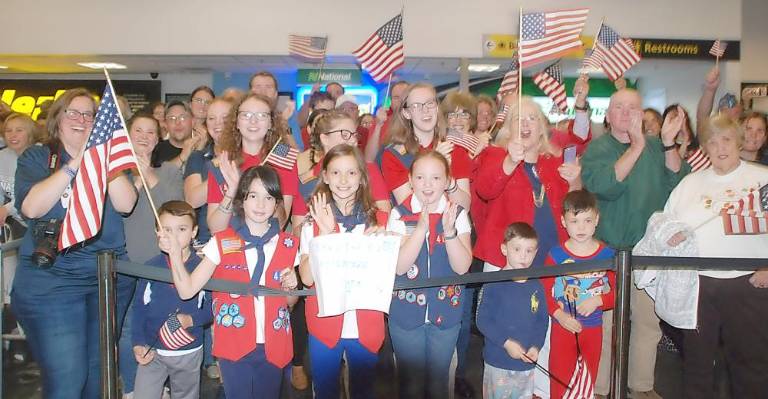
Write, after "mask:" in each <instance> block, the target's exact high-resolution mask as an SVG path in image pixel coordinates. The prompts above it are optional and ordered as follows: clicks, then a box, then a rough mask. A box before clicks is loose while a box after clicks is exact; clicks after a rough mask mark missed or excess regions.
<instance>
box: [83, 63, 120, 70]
mask: <svg viewBox="0 0 768 399" xmlns="http://www.w3.org/2000/svg"><path fill="white" fill-rule="evenodd" d="M77 65H80V66H81V67H86V68H91V69H105V68H106V69H125V68H127V67H126V66H125V65H123V64H118V63H116V62H78V63H77Z"/></svg>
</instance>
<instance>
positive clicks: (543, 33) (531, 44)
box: [518, 8, 589, 68]
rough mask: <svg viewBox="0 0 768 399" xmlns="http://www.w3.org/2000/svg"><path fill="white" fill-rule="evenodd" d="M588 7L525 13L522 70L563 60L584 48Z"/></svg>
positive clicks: (521, 55) (520, 45)
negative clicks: (582, 42)
mask: <svg viewBox="0 0 768 399" xmlns="http://www.w3.org/2000/svg"><path fill="white" fill-rule="evenodd" d="M587 14H589V9H588V8H579V9H575V10H558V11H551V12H535V13H525V14H523V16H522V21H521V26H520V43H519V49H518V53H519V57H520V64H521V65H522V67H523V68H527V67H529V66H531V65H534V64H537V63H540V62H544V61H547V60H551V59H555V58H560V57H561V56H563V55H564V54H566V53H569V52H571V51H573V50H577V49H579V48H581V39H580V38H579V36H580V35H581V30H582V29H583V28H584V23H585V22H586V21H587Z"/></svg>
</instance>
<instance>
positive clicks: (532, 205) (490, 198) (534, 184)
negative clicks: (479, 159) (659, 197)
mask: <svg viewBox="0 0 768 399" xmlns="http://www.w3.org/2000/svg"><path fill="white" fill-rule="evenodd" d="M511 113H512V114H513V115H510V117H509V118H507V121H506V123H505V125H504V127H503V128H502V132H500V135H501V137H504V139H503V140H504V141H506V142H500V143H498V144H499V146H490V147H488V148H486V149H485V152H486V154H484V157H483V163H482V164H481V165H480V166H479V168H478V170H477V178H476V181H478V182H482V184H478V185H476V191H477V195H478V197H479V198H481V199H482V200H484V201H487V207H486V210H485V217H486V219H487V220H493V221H494V222H493V223H484V224H482V230H481V231H478V239H477V244H476V245H475V256H476V257H478V258H480V259H482V260H483V261H484V262H485V267H484V270H485V271H495V270H499V269H500V266H503V265H504V264H505V263H504V262H505V261H504V255H502V253H501V243H502V241H503V237H504V226H508V225H509V224H511V223H514V222H525V223H528V224H530V225H532V226H534V228H535V229H536V232H537V233H538V234H539V252H538V254H537V256H536V259H535V260H534V265H542V264H543V263H544V257H545V256H546V254H547V252H549V249H550V248H551V247H552V246H553V245H557V244H558V243H561V242H563V241H564V240H565V239H567V237H568V236H567V234H566V232H565V229H564V228H563V226H562V225H561V224H560V223H558V221H559V215H560V213H561V209H562V202H563V198H564V197H565V194H566V193H568V191H571V190H575V189H579V188H581V179H580V177H579V175H580V173H581V166H580V165H579V163H578V160H575V161H573V162H567V163H566V162H564V161H563V153H562V151H560V150H559V149H558V148H556V147H553V146H552V145H551V144H550V142H549V138H548V136H549V132H548V128H547V119H546V117H545V116H544V114H543V113H542V112H541V108H539V106H538V105H537V104H536V103H534V102H533V100H531V98H529V97H523V99H522V102H521V104H520V114H521V118H520V119H521V120H520V123H519V130H518V118H517V117H516V115H514V114H515V113H516V109H513V110H512V111H511ZM504 130H506V131H507V132H504Z"/></svg>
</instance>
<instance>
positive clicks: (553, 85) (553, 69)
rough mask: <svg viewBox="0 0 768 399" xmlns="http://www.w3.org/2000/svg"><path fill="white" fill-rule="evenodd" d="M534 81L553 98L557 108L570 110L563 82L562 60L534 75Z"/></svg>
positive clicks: (563, 110)
mask: <svg viewBox="0 0 768 399" xmlns="http://www.w3.org/2000/svg"><path fill="white" fill-rule="evenodd" d="M533 82H534V83H536V86H539V88H540V89H541V91H543V92H544V94H546V95H547V96H548V97H549V98H551V99H552V101H553V102H554V104H555V106H557V109H559V110H560V111H562V112H565V111H567V110H568V103H567V102H566V94H565V85H564V84H563V72H562V69H561V68H560V61H557V62H556V63H554V64H552V65H550V66H548V67H546V68H544V70H543V71H541V72H539V73H537V74H536V75H534V76H533Z"/></svg>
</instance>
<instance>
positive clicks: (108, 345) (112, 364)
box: [98, 251, 118, 399]
mask: <svg viewBox="0 0 768 399" xmlns="http://www.w3.org/2000/svg"><path fill="white" fill-rule="evenodd" d="M98 273H99V351H100V353H101V397H102V398H103V399H118V395H117V331H116V330H117V329H116V328H115V327H116V326H117V323H116V321H117V318H116V315H115V312H116V302H117V301H116V296H115V279H116V274H115V257H114V253H112V252H111V251H104V252H99V254H98Z"/></svg>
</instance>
